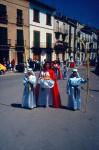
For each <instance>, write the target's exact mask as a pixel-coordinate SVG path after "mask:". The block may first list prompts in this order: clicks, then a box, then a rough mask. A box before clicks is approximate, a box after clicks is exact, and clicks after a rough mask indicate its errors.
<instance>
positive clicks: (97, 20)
mask: <svg viewBox="0 0 99 150" xmlns="http://www.w3.org/2000/svg"><path fill="white" fill-rule="evenodd" d="M40 1H41V2H44V3H46V4H49V5H51V6H53V7H55V8H56V9H57V12H61V13H62V14H63V15H66V16H68V17H71V18H72V19H77V20H78V21H80V22H81V23H83V24H86V25H89V26H92V27H96V28H97V29H99V0H40Z"/></svg>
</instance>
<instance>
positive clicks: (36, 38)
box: [33, 31, 40, 47]
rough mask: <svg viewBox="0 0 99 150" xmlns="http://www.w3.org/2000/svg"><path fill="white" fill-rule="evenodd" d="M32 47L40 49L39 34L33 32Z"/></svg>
mask: <svg viewBox="0 0 99 150" xmlns="http://www.w3.org/2000/svg"><path fill="white" fill-rule="evenodd" d="M33 43H34V47H40V32H39V31H34V42H33Z"/></svg>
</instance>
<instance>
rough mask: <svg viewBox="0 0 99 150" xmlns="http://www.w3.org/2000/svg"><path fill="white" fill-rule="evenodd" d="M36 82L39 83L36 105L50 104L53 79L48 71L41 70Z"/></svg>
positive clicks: (46, 105)
mask: <svg viewBox="0 0 99 150" xmlns="http://www.w3.org/2000/svg"><path fill="white" fill-rule="evenodd" d="M38 83H39V85H40V87H39V98H38V106H45V107H49V106H52V103H53V102H52V101H53V95H52V88H53V86H54V81H53V80H52V79H51V78H50V74H49V72H45V71H42V72H41V75H40V78H39V80H38Z"/></svg>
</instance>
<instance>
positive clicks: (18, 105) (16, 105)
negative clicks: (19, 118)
mask: <svg viewBox="0 0 99 150" xmlns="http://www.w3.org/2000/svg"><path fill="white" fill-rule="evenodd" d="M11 106H12V107H15V108H22V105H21V104H17V103H13V104H11Z"/></svg>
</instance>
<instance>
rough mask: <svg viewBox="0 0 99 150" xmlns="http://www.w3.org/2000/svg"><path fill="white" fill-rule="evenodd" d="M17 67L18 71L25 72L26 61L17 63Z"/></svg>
mask: <svg viewBox="0 0 99 150" xmlns="http://www.w3.org/2000/svg"><path fill="white" fill-rule="evenodd" d="M15 69H16V71H18V72H24V69H25V65H24V63H20V64H18V65H16V66H15Z"/></svg>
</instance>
